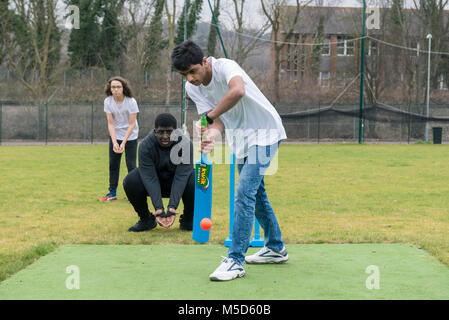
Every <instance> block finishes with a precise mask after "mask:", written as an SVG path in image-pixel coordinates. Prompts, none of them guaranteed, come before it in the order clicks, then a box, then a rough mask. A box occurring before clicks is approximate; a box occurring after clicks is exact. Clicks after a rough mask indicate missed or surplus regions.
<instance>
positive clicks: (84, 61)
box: [66, 0, 102, 69]
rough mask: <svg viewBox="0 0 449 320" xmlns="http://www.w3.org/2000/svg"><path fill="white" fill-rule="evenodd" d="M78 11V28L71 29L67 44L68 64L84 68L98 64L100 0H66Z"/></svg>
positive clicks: (76, 67)
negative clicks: (76, 7)
mask: <svg viewBox="0 0 449 320" xmlns="http://www.w3.org/2000/svg"><path fill="white" fill-rule="evenodd" d="M66 3H67V4H68V5H76V6H78V8H79V12H80V28H79V29H72V32H71V33H70V39H69V44H68V52H69V55H70V65H71V67H72V68H75V69H85V68H89V67H92V66H97V65H98V64H99V55H98V51H99V33H100V23H99V19H100V17H101V15H102V11H101V0H67V1H66Z"/></svg>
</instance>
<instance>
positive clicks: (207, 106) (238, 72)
mask: <svg viewBox="0 0 449 320" xmlns="http://www.w3.org/2000/svg"><path fill="white" fill-rule="evenodd" d="M207 61H208V62H209V63H212V80H211V82H210V83H209V84H208V85H207V86H204V85H202V84H201V85H199V86H195V85H193V84H191V83H189V82H186V91H187V94H188V95H189V97H190V98H191V99H192V100H193V101H194V102H195V104H196V108H197V111H198V114H203V113H205V112H208V111H210V110H212V109H213V108H214V107H215V106H216V105H217V104H218V103H219V102H220V101H221V99H222V98H223V97H224V95H225V94H226V93H227V92H228V91H229V86H228V84H229V81H230V80H231V79H232V78H233V77H235V76H240V77H242V79H243V83H244V86H245V95H244V96H243V97H242V98H241V99H240V100H239V102H238V103H237V104H236V105H235V106H234V107H232V108H231V109H230V110H228V111H227V112H225V113H223V114H222V115H221V116H220V120H221V121H222V122H223V124H224V126H225V129H226V130H225V132H226V139H227V141H228V144H229V146H230V148H231V150H232V151H233V152H234V154H235V155H236V157H237V158H244V157H246V156H247V155H248V149H249V148H250V147H252V146H254V145H259V146H268V145H272V144H274V143H276V142H278V141H280V140H283V139H286V138H287V135H286V133H285V129H284V126H283V125H282V120H281V117H280V116H279V114H278V112H277V111H276V109H275V108H274V107H273V105H272V104H271V103H270V101H268V99H267V98H266V97H265V96H264V95H263V93H262V92H261V91H260V90H259V88H257V86H256V85H255V84H254V82H253V81H252V80H251V78H250V77H249V76H248V75H247V74H246V72H245V71H244V70H243V69H242V68H241V67H240V66H239V65H238V64H237V63H236V62H235V61H233V60H229V59H224V58H221V59H215V58H214V57H209V58H207Z"/></svg>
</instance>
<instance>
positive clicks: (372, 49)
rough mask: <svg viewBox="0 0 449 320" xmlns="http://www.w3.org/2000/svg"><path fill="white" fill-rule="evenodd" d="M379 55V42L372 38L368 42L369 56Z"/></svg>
mask: <svg viewBox="0 0 449 320" xmlns="http://www.w3.org/2000/svg"><path fill="white" fill-rule="evenodd" d="M376 55H377V42H376V41H373V40H370V41H369V42H368V56H376Z"/></svg>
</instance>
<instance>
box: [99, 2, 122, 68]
mask: <svg viewBox="0 0 449 320" xmlns="http://www.w3.org/2000/svg"><path fill="white" fill-rule="evenodd" d="M123 4H124V0H108V1H103V5H102V13H103V22H102V24H101V32H100V40H99V50H98V52H99V55H100V66H102V67H104V68H106V69H107V70H117V69H119V67H120V66H119V62H120V56H121V54H122V51H123V50H124V48H125V47H126V44H125V39H124V38H122V34H121V32H120V22H119V19H118V17H119V16H120V14H121V11H122V9H123Z"/></svg>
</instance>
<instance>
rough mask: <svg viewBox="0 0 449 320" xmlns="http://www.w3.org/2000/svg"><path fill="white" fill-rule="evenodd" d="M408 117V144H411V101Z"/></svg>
mask: <svg viewBox="0 0 449 320" xmlns="http://www.w3.org/2000/svg"><path fill="white" fill-rule="evenodd" d="M407 117H408V121H407V122H408V133H407V135H408V144H410V134H411V127H410V126H411V117H410V101H409V102H408V115H407Z"/></svg>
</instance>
